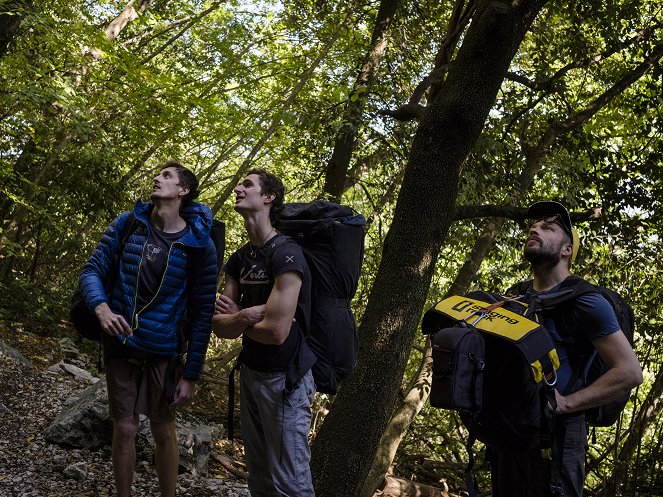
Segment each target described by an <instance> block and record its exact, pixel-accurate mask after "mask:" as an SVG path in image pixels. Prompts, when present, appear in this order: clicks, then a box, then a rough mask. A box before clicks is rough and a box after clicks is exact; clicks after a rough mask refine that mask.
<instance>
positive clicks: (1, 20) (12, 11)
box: [0, 0, 33, 57]
mask: <svg viewBox="0 0 663 497" xmlns="http://www.w3.org/2000/svg"><path fill="white" fill-rule="evenodd" d="M32 7H33V4H32V0H14V1H11V0H10V1H9V2H3V5H2V12H0V57H2V56H3V55H5V54H6V53H7V51H8V50H9V45H10V44H11V42H12V41H13V40H14V38H16V36H18V33H19V29H20V27H21V22H22V21H23V19H24V18H25V15H26V14H27V11H28V10H30V9H32Z"/></svg>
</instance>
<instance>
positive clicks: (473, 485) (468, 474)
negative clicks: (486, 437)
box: [465, 413, 479, 497]
mask: <svg viewBox="0 0 663 497" xmlns="http://www.w3.org/2000/svg"><path fill="white" fill-rule="evenodd" d="M476 423H477V414H476V413H473V414H472V426H471V427H470V429H469V436H468V439H467V445H466V446H465V448H466V449H467V455H468V458H467V466H466V467H465V485H466V486H467V492H468V493H469V496H470V497H476V495H477V493H478V491H479V485H478V483H477V479H476V478H475V477H474V475H473V474H472V468H474V452H473V450H472V449H473V447H474V442H475V440H476V439H477V437H476V430H475V428H476Z"/></svg>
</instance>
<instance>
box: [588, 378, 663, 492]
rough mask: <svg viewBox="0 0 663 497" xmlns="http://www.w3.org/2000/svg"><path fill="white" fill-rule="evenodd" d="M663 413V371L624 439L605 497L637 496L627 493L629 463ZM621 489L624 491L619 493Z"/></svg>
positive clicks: (606, 487)
mask: <svg viewBox="0 0 663 497" xmlns="http://www.w3.org/2000/svg"><path fill="white" fill-rule="evenodd" d="M661 412H663V369H660V370H659V371H658V374H657V376H656V379H655V380H654V384H653V385H652V387H651V390H649V392H648V393H647V398H646V399H645V401H644V402H643V403H642V406H641V407H640V409H639V410H638V413H637V414H636V416H635V418H634V420H633V422H632V423H631V427H630V430H629V433H628V435H627V437H626V438H625V439H624V442H623V443H622V447H621V449H620V450H619V454H618V456H617V458H616V460H615V467H614V470H613V471H612V474H611V477H610V478H609V480H608V482H607V485H606V486H605V489H604V491H603V494H602V495H603V497H614V496H615V495H629V494H630V495H635V492H631V493H627V492H626V491H625V490H626V483H627V479H628V473H629V471H628V470H629V466H630V464H629V462H632V461H633V455H634V454H635V453H636V451H637V449H638V447H639V445H640V444H641V443H642V436H643V435H644V433H645V432H646V431H647V428H648V427H649V425H650V424H651V423H652V422H654V421H656V420H658V419H659V417H660V415H661ZM616 443H617V442H616ZM592 469H594V468H588V472H589V471H591V470H592ZM620 488H621V489H622V491H621V492H618V490H619V489H620Z"/></svg>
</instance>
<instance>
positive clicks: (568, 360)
mask: <svg viewBox="0 0 663 497" xmlns="http://www.w3.org/2000/svg"><path fill="white" fill-rule="evenodd" d="M560 285H561V283H560ZM560 285H556V286H554V287H553V288H551V289H550V290H547V291H545V292H535V291H530V292H529V293H530V294H533V295H545V294H548V293H555V292H558V291H559V287H560ZM563 305H570V306H572V307H571V308H572V310H571V318H572V322H573V329H572V330H570V331H571V333H572V337H566V336H562V335H561V334H560V333H559V332H558V331H557V326H556V325H555V315H556V313H559V312H561V311H560V310H559V309H556V310H555V311H551V312H549V313H543V315H542V323H543V325H544V326H545V327H546V328H547V330H548V331H549V332H550V334H551V335H552V337H553V340H554V341H555V348H556V349H557V355H558V356H559V361H560V368H559V370H558V371H557V385H556V387H555V388H556V389H557V390H558V391H559V392H561V393H563V394H565V393H571V392H567V391H566V390H567V388H569V382H570V380H571V378H572V377H573V372H574V368H577V367H579V365H580V366H584V365H586V364H587V361H588V359H589V357H590V356H591V354H592V353H593V352H594V346H593V345H592V341H593V340H595V339H597V338H599V337H603V336H607V335H610V334H612V333H616V332H618V331H620V327H619V323H618V321H617V317H616V316H615V312H614V311H613V309H612V306H611V305H610V303H609V302H608V301H607V300H606V299H605V298H604V297H603V296H602V295H601V294H600V293H598V292H592V293H585V294H583V295H580V296H579V297H577V298H576V299H575V300H574V301H573V302H572V303H567V304H563ZM581 386H582V385H580V384H576V385H573V386H572V389H571V391H575V390H578V389H579V388H580V387H581Z"/></svg>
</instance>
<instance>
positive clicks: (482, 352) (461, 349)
mask: <svg viewBox="0 0 663 497" xmlns="http://www.w3.org/2000/svg"><path fill="white" fill-rule="evenodd" d="M527 313H528V307H527V305H526V304H523V303H522V302H519V301H517V300H513V299H508V298H507V297H504V296H501V295H498V294H493V293H488V292H471V293H469V294H468V295H467V296H464V297H460V296H453V297H449V298H447V299H444V300H442V301H441V302H439V303H438V304H437V305H436V306H435V307H433V308H432V309H430V310H429V311H428V312H427V313H426V314H425V315H424V318H423V321H422V331H423V332H424V333H425V334H430V335H432V336H431V342H432V347H433V380H432V385H431V394H430V402H431V406H433V407H441V408H447V409H455V410H457V411H459V412H460V413H461V419H462V420H463V422H464V423H465V424H466V425H467V427H468V429H469V430H470V432H471V433H470V436H475V437H476V438H477V439H478V440H480V441H482V442H483V443H485V444H486V445H489V446H492V447H495V448H498V449H500V450H504V451H522V450H527V449H531V448H533V447H536V446H538V445H541V444H542V443H545V439H546V437H547V436H548V433H546V431H547V430H548V427H547V426H544V427H543V428H542V422H543V423H544V424H545V422H546V419H545V418H546V417H547V416H548V415H550V414H551V412H549V409H548V408H547V406H546V404H547V403H548V402H549V403H551V404H552V405H553V406H554V391H553V389H552V386H553V385H554V383H555V381H556V370H557V368H558V367H559V358H558V357H557V352H556V350H555V347H554V344H553V341H552V338H551V337H550V334H549V333H548V331H547V330H546V329H545V328H544V327H543V326H541V325H540V324H539V323H537V322H535V321H532V320H530V319H528V318H527V317H525V316H526V315H527ZM463 331H464V333H463ZM449 337H458V339H453V338H452V340H451V341H449ZM466 341H467V342H468V343H467V344H465V343H464V342H466ZM454 355H455V356H456V357H454ZM468 364H471V365H472V367H471V368H469V367H468ZM474 377H477V378H476V379H475V378H474ZM449 385H453V386H452V388H451V389H450V388H449ZM461 391H464V392H470V394H469V395H468V394H465V395H466V396H465V397H464V399H465V400H458V399H463V395H464V394H462V393H461ZM447 392H449V394H450V395H447Z"/></svg>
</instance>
